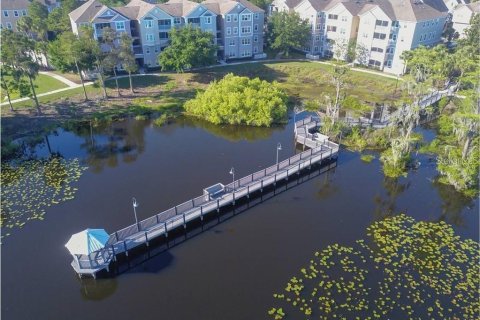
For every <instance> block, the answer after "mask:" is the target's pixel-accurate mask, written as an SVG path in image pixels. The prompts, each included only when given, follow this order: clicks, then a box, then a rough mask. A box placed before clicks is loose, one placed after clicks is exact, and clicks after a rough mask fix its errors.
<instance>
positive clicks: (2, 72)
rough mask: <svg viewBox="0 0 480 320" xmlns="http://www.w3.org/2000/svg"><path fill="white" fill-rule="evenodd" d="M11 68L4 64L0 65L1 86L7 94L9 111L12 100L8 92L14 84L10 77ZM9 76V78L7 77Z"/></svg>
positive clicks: (11, 107) (11, 108)
mask: <svg viewBox="0 0 480 320" xmlns="http://www.w3.org/2000/svg"><path fill="white" fill-rule="evenodd" d="M11 71H12V70H11V68H10V67H9V66H6V65H0V79H1V88H2V90H3V92H5V94H6V95H7V99H8V104H9V105H10V111H14V110H13V105H12V101H11V99H10V92H11V91H12V89H13V87H14V86H15V82H14V80H13V78H12V72H11ZM7 77H9V78H7Z"/></svg>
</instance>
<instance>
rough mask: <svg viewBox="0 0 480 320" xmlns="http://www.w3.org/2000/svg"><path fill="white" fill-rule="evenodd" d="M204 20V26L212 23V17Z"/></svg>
mask: <svg viewBox="0 0 480 320" xmlns="http://www.w3.org/2000/svg"><path fill="white" fill-rule="evenodd" d="M204 20H205V23H206V24H210V23H212V17H204Z"/></svg>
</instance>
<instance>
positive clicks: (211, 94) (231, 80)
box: [185, 74, 288, 127]
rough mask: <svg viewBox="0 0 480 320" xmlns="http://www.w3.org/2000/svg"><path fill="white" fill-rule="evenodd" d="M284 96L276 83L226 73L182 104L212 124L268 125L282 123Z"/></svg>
mask: <svg viewBox="0 0 480 320" xmlns="http://www.w3.org/2000/svg"><path fill="white" fill-rule="evenodd" d="M287 99H288V97H287V95H286V94H285V93H284V92H283V91H282V90H281V89H280V88H279V86H278V84H277V83H275V82H273V83H269V82H267V81H264V80H260V79H259V78H255V79H249V78H247V77H239V76H234V75H233V74H227V75H226V76H225V77H224V78H223V79H222V80H220V81H218V82H217V81H214V82H212V83H211V84H210V86H209V87H208V88H207V90H205V91H204V92H197V95H196V97H195V98H194V99H192V100H189V101H187V102H186V103H185V110H186V111H187V113H189V114H191V115H193V116H197V117H200V118H204V119H205V120H207V121H210V122H212V123H215V124H225V123H226V124H247V125H252V126H267V127H268V126H270V125H271V124H272V123H281V122H284V121H285V119H286V115H287V105H286V104H287Z"/></svg>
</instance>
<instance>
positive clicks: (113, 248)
mask: <svg viewBox="0 0 480 320" xmlns="http://www.w3.org/2000/svg"><path fill="white" fill-rule="evenodd" d="M112 254H113V261H117V255H116V254H115V247H114V246H113V244H112Z"/></svg>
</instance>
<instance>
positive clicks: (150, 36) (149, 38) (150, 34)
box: [145, 33, 153, 42]
mask: <svg viewBox="0 0 480 320" xmlns="http://www.w3.org/2000/svg"><path fill="white" fill-rule="evenodd" d="M145 39H146V40H147V41H148V42H153V34H152V33H147V34H146V35H145Z"/></svg>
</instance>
